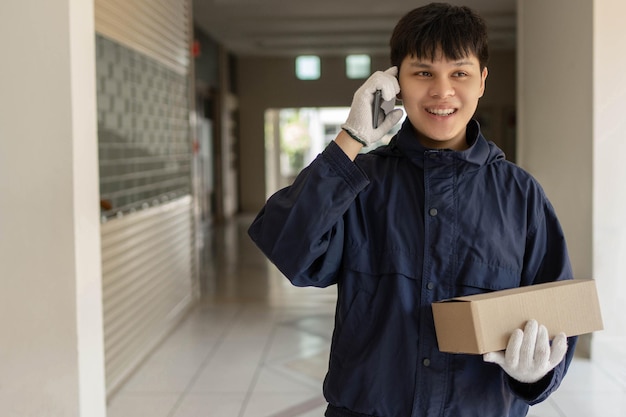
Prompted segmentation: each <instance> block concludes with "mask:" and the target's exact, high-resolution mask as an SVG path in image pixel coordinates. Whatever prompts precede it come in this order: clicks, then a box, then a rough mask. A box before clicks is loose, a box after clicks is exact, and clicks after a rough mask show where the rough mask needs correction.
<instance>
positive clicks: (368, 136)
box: [341, 67, 404, 146]
mask: <svg viewBox="0 0 626 417" xmlns="http://www.w3.org/2000/svg"><path fill="white" fill-rule="evenodd" d="M397 74H398V68H397V67H391V68H389V69H387V70H386V71H384V72H383V71H376V72H375V73H374V74H372V75H371V76H370V77H369V78H368V79H367V80H366V81H365V83H364V84H363V85H362V86H361V87H360V88H359V89H358V90H357V91H356V92H355V93H354V97H353V99H352V105H351V106H350V113H349V114H348V119H347V120H346V122H345V123H344V124H343V125H341V128H342V129H343V130H345V131H346V132H348V134H349V135H350V136H351V137H352V138H353V139H355V140H356V141H358V142H359V143H361V144H362V145H363V146H368V145H371V144H372V143H375V142H378V141H379V140H380V139H382V137H383V136H384V135H385V134H386V133H387V132H389V130H391V128H392V127H393V126H394V125H395V124H396V123H398V122H399V121H400V119H401V118H402V115H403V114H404V113H403V111H402V110H400V109H395V110H393V107H394V104H395V100H396V94H398V93H399V92H400V85H399V84H398V80H397V78H396V76H397ZM377 91H380V96H381V98H382V100H383V103H381V105H380V108H378V107H376V109H375V106H374V103H375V100H374V98H375V96H376V93H377ZM375 110H378V119H377V120H373V118H374V114H375V112H376V111H375Z"/></svg>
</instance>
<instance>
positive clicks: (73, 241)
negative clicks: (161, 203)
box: [0, 0, 106, 417]
mask: <svg viewBox="0 0 626 417" xmlns="http://www.w3.org/2000/svg"><path fill="white" fill-rule="evenodd" d="M0 20H1V21H2V23H1V24H0V51H2V65H1V66H0V92H1V93H0V274H1V277H0V415H2V416H6V417H13V416H16V417H17V416H20V417H25V416H38V417H45V416H55V417H62V416H84V417H103V416H105V415H106V405H105V388H104V354H103V337H102V294H101V293H102V290H101V270H100V269H101V266H100V232H99V230H100V227H99V226H100V223H99V203H98V199H99V191H98V158H97V126H96V123H97V122H96V95H95V94H96V93H95V91H96V89H95V53H94V51H95V44H94V41H95V39H94V17H93V1H90V0H22V1H9V2H1V3H0Z"/></svg>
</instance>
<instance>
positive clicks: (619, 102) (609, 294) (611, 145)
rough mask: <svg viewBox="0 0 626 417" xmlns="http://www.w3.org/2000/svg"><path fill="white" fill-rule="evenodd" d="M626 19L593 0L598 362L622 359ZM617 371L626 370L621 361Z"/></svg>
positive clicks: (623, 8) (606, 1)
mask: <svg viewBox="0 0 626 417" xmlns="http://www.w3.org/2000/svg"><path fill="white" fill-rule="evenodd" d="M625 15H626V3H624V2H623V1H622V0H595V1H594V10H593V16H594V17H593V24H594V44H593V46H594V55H593V63H594V85H593V87H594V94H593V104H594V107H593V118H594V128H593V137H594V140H593V154H594V169H593V187H594V192H593V208H594V213H593V225H594V228H593V230H594V233H593V264H594V267H593V273H594V276H595V277H596V279H597V281H598V282H597V285H598V289H599V291H600V298H601V302H602V307H603V313H604V323H605V331H604V332H599V333H598V334H597V335H596V336H595V338H594V345H593V348H594V352H595V351H597V352H598V355H597V357H598V358H601V357H604V356H607V355H604V353H605V351H606V350H607V349H609V350H618V351H617V352H614V353H616V354H617V355H620V356H621V357H622V358H626V322H625V321H624V319H623V317H624V315H625V314H626V313H625V312H624V306H626V217H625V214H626V163H625V162H624V156H625V155H626V117H625V116H624V113H626V79H625V78H624V77H623V76H622V70H623V69H624V68H625V67H626V56H625V55H624V53H623V49H624V48H623V45H625V44H626V27H625V26H624V19H623V17H624V16H625ZM609 356H610V355H609ZM594 357H596V355H594ZM622 368H623V370H624V371H626V359H624V361H623V366H622ZM623 375H624V376H625V377H626V372H624V373H623Z"/></svg>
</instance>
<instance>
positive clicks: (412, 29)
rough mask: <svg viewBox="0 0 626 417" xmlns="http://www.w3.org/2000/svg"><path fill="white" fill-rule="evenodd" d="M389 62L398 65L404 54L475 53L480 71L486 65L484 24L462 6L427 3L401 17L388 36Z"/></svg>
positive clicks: (452, 56)
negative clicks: (389, 38)
mask: <svg viewBox="0 0 626 417" xmlns="http://www.w3.org/2000/svg"><path fill="white" fill-rule="evenodd" d="M389 44H390V47H391V65H393V66H397V67H398V68H400V64H401V63H402V61H403V60H404V58H406V57H407V56H415V57H418V58H425V59H430V60H435V59H436V58H437V56H436V55H437V54H438V53H439V52H441V53H443V56H444V57H446V58H448V59H451V60H458V59H462V58H466V57H468V56H470V55H472V54H473V55H475V56H476V58H478V62H479V64H480V69H481V71H482V70H483V68H485V67H486V66H487V61H488V60H489V48H488V46H487V25H486V24H485V21H484V20H483V18H482V17H480V16H479V15H478V14H477V13H476V12H474V11H473V10H472V9H470V8H469V7H466V6H453V5H450V4H447V3H430V4H428V5H426V6H422V7H418V8H417V9H413V10H412V11H410V12H409V13H407V14H406V15H404V17H402V18H401V19H400V20H399V21H398V23H397V25H396V27H395V29H394V30H393V34H392V35H391V40H390V42H389Z"/></svg>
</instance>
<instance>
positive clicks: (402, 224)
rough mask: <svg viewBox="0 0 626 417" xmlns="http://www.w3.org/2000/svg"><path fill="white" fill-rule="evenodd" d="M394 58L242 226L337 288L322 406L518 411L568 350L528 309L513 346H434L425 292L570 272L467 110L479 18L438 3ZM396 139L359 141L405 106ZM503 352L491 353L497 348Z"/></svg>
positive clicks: (301, 281)
mask: <svg viewBox="0 0 626 417" xmlns="http://www.w3.org/2000/svg"><path fill="white" fill-rule="evenodd" d="M390 44H391V62H392V65H393V67H391V68H390V69H388V70H387V71H385V72H376V73H374V74H373V75H372V76H371V77H370V78H369V79H368V80H367V81H366V82H365V83H364V84H363V86H362V87H361V88H359V90H357V91H356V93H355V95H354V99H353V102H352V106H351V110H350V113H349V116H348V119H347V121H346V123H345V124H344V125H343V126H342V127H343V130H342V131H341V132H340V133H339V134H338V136H337V137H336V139H335V140H334V142H332V143H331V144H330V145H329V146H328V147H327V148H326V149H325V150H324V151H323V153H322V154H321V155H319V156H318V157H317V158H316V160H315V161H313V162H312V163H311V165H310V166H308V167H307V168H305V169H304V170H303V171H302V172H301V173H300V174H299V176H298V177H297V178H296V180H295V181H294V183H293V185H292V186H290V187H287V188H285V189H283V190H281V191H279V192H277V193H276V194H275V195H274V196H272V197H271V198H270V199H269V200H268V202H267V204H266V205H265V207H264V208H263V210H262V211H261V212H260V213H259V215H258V216H257V218H256V219H255V221H254V222H253V224H252V225H251V227H250V230H249V233H250V236H251V237H252V239H253V240H254V241H255V242H256V243H257V245H258V246H259V247H260V248H261V250H263V252H264V253H265V254H266V255H267V256H268V258H269V259H271V260H272V261H273V262H274V263H275V264H276V265H277V266H278V268H279V269H280V270H281V271H282V272H283V273H284V274H285V275H286V276H287V277H288V278H289V279H290V281H291V282H292V283H293V284H294V285H297V286H318V287H325V286H328V285H332V284H336V285H337V290H338V299H337V309H336V318H335V330H334V333H333V338H332V346H331V353H330V363H329V370H328V374H327V376H326V379H325V382H324V394H325V397H326V399H327V401H328V403H329V406H328V409H327V411H326V416H328V417H344V416H350V417H352V416H360V417H371V416H376V417H408V416H413V417H434V416H454V417H473V416H476V417H479V416H480V417H505V416H510V417H520V416H525V415H526V414H527V412H528V408H529V404H535V403H538V402H540V401H543V400H544V399H546V398H547V397H548V395H550V393H551V392H553V391H554V390H555V389H556V388H557V387H558V385H559V384H560V381H561V379H562V378H563V375H564V374H565V372H566V370H567V367H568V365H569V363H570V361H571V358H572V355H573V351H574V345H575V341H576V339H575V338H570V340H569V347H568V343H567V339H566V337H565V335H563V334H560V335H559V336H557V337H556V338H555V340H554V341H553V342H552V345H550V342H549V340H548V335H547V332H546V330H545V328H544V327H543V326H541V325H540V324H538V323H537V322H535V321H534V320H531V321H529V322H528V324H527V325H526V327H525V329H524V330H522V329H511V331H512V336H511V340H510V343H509V346H508V348H507V350H506V352H492V353H489V354H486V355H485V356H484V357H481V356H477V355H459V354H457V355H454V354H448V353H443V352H440V351H439V350H438V348H437V342H436V336H435V329H434V323H433V317H432V309H431V305H432V303H433V302H435V301H438V300H441V299H446V298H450V297H455V296H461V295H468V294H475V293H482V292H489V291H494V290H501V289H506V288H513V287H519V286H526V285H532V284H538V283H543V282H548V281H554V280H562V279H570V278H572V271H571V267H570V263H569V258H568V254H567V249H566V245H565V241H564V238H563V233H562V231H561V227H560V225H559V222H558V220H557V218H556V216H555V213H554V210H553V208H552V206H551V205H550V203H549V201H548V200H547V198H546V196H545V195H544V192H543V190H542V189H541V187H540V185H539V184H538V183H537V182H536V180H535V179H534V178H532V177H531V176H530V175H529V174H528V173H526V172H525V171H523V170H522V169H520V168H519V167H517V166H515V165H514V164H512V163H510V162H508V161H506V160H505V158H504V154H503V153H502V151H501V150H500V149H498V148H497V147H496V146H495V145H494V144H493V143H491V142H487V140H486V139H485V138H484V137H483V136H482V134H481V132H480V127H479V126H478V123H477V122H476V121H474V120H472V119H471V118H472V116H473V114H474V112H475V110H476V107H477V105H478V101H479V99H480V97H482V95H483V93H484V91H485V85H486V84H485V83H486V79H487V75H488V70H487V59H488V48H487V35H486V28H485V24H484V22H483V20H482V19H481V18H480V17H479V16H478V15H476V14H475V13H474V12H473V11H471V10H470V9H468V8H465V7H457V6H451V5H447V4H441V3H433V4H429V5H427V6H424V7H420V8H418V9H415V10H413V11H411V12H409V13H408V14H407V15H406V16H404V17H403V18H402V19H401V20H400V21H399V22H398V24H397V26H396V28H395V29H394V32H393V34H392V37H391V42H390ZM377 91H380V94H381V95H382V98H383V100H385V101H386V104H384V105H383V106H382V107H383V108H390V104H393V103H394V102H395V99H396V97H397V98H399V99H401V100H402V102H403V105H404V108H405V110H406V113H407V120H406V121H405V122H404V123H403V125H402V128H401V130H400V131H399V132H398V134H397V135H396V136H394V138H393V139H392V140H391V142H390V143H389V145H386V146H382V147H379V148H377V149H376V150H374V151H371V152H369V153H367V154H360V153H359V152H360V151H361V149H362V147H363V146H365V145H370V144H372V143H375V142H377V141H378V140H380V138H382V136H383V135H384V134H385V133H386V132H388V131H389V129H390V128H391V127H392V126H393V125H395V124H396V123H397V122H398V121H399V120H400V118H401V117H402V110H400V109H397V110H390V111H389V112H388V113H387V114H384V111H381V115H380V119H379V120H378V122H379V123H378V124H377V125H378V127H375V125H376V123H373V120H372V117H373V109H372V103H373V100H374V95H375V94H376V92H377ZM490 362H496V363H497V364H494V363H490Z"/></svg>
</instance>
